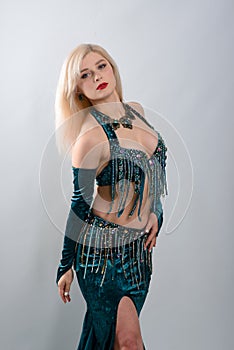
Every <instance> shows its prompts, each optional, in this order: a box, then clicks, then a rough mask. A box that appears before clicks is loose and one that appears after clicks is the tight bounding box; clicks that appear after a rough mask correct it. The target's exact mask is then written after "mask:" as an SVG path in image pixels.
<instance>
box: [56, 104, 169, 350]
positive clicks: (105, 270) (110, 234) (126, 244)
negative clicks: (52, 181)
mask: <svg viewBox="0 0 234 350" xmlns="http://www.w3.org/2000/svg"><path fill="white" fill-rule="evenodd" d="M124 107H125V109H126V111H127V112H128V115H130V116H131V115H132V116H133V115H134V116H137V117H139V118H140V119H142V120H143V121H144V122H145V123H146V124H147V125H148V126H150V127H151V128H152V129H153V127H152V126H151V125H150V124H149V123H148V122H147V121H146V120H145V119H144V118H143V117H142V116H141V115H140V114H139V113H138V112H137V111H135V110H134V109H133V108H132V107H130V106H129V105H127V104H124ZM91 114H92V115H93V116H94V118H95V119H96V120H97V121H98V123H99V124H100V125H101V126H102V127H103V130H104V131H105V133H106V135H107V137H108V140H109V145H110V153H111V158H110V161H109V163H108V164H107V166H106V167H105V168H104V169H103V170H102V171H101V173H100V174H99V175H96V172H97V168H93V169H85V168H75V167H73V166H72V171H73V184H74V193H73V196H72V198H71V208H70V212H69V215H68V219H67V224H66V230H65V236H64V242H63V249H62V257H61V260H60V264H59V267H58V271H57V278H56V283H58V281H59V279H60V277H61V276H62V275H63V274H64V273H65V272H66V271H68V270H69V269H70V268H71V267H72V266H73V267H74V270H75V271H76V276H77V281H78V284H79V287H80V289H81V292H82V294H83V297H84V299H85V301H86V314H85V318H84V321H83V328H82V333H81V337H80V340H79V344H78V350H112V349H113V345H114V340H115V329H116V320H117V310H118V305H119V302H120V300H121V298H122V297H124V296H128V297H129V298H130V299H131V300H132V302H133V304H134V305H135V307H136V311H137V314H138V316H139V315H140V312H141V310H142V307H143V305H144V302H145V299H146V296H147V293H148V290H149V285H150V281H151V275H152V252H148V249H146V250H144V242H145V240H146V239H147V233H146V232H145V230H144V229H145V227H141V228H130V227H126V226H121V225H118V224H115V223H113V222H110V221H107V220H104V219H103V218H101V217H99V216H97V215H95V214H94V213H93V211H92V206H91V203H92V201H93V192H94V184H95V182H96V184H97V185H98V186H110V189H111V197H112V201H111V204H110V209H109V211H108V212H110V211H111V209H112V205H113V202H114V198H115V191H116V186H118V191H119V194H120V195H119V202H118V212H117V216H121V215H122V213H123V211H124V208H125V204H126V200H127V196H128V191H129V187H130V183H131V182H134V192H135V193H136V200H135V202H134V204H133V207H132V208H131V211H130V212H129V216H132V215H133V213H134V212H135V210H136V208H137V205H138V219H139V221H141V215H140V214H141V203H142V199H143V191H144V185H145V177H146V176H147V177H148V179H149V197H150V199H151V209H150V211H151V212H154V213H155V214H156V215H157V217H158V232H157V236H158V234H159V231H160V229H161V226H162V223H163V209H162V204H161V195H165V194H167V185H166V172H165V167H166V158H167V156H166V150H167V148H166V146H165V143H164V141H163V139H162V137H161V135H160V134H159V132H157V133H158V144H157V147H156V148H155V151H154V153H153V155H152V156H151V157H150V158H148V156H147V155H146V153H145V152H143V151H141V150H136V149H128V148H123V147H121V146H120V144H119V141H118V138H117V135H116V133H115V131H114V130H115V125H114V124H113V123H111V120H110V118H109V117H108V116H107V115H105V114H103V113H101V112H99V111H97V110H96V109H95V108H92V109H91ZM123 179H124V180H125V181H121V180H123ZM143 345H144V344H143ZM144 349H145V346H144Z"/></svg>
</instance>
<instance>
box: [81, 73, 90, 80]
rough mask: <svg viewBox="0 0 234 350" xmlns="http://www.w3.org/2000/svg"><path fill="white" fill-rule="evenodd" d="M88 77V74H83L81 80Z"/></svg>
mask: <svg viewBox="0 0 234 350" xmlns="http://www.w3.org/2000/svg"><path fill="white" fill-rule="evenodd" d="M89 75H90V73H84V74H82V75H81V79H86V78H88V77H89Z"/></svg>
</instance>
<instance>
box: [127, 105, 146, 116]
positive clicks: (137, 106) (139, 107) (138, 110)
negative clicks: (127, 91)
mask: <svg viewBox="0 0 234 350" xmlns="http://www.w3.org/2000/svg"><path fill="white" fill-rule="evenodd" d="M128 105H129V106H131V107H132V108H133V109H135V110H136V111H137V112H138V113H140V114H141V115H142V116H143V117H144V116H145V112H144V108H143V107H142V105H141V104H140V103H139V102H132V101H131V102H128Z"/></svg>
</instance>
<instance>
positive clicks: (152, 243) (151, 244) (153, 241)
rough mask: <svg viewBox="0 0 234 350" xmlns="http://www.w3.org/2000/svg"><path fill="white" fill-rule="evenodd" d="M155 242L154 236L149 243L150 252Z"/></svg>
mask: <svg viewBox="0 0 234 350" xmlns="http://www.w3.org/2000/svg"><path fill="white" fill-rule="evenodd" d="M155 242H156V239H155V237H154V238H153V239H152V241H151V243H150V246H149V248H148V250H149V252H151V250H152V248H153V246H154V244H155Z"/></svg>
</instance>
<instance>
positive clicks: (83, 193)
mask: <svg viewBox="0 0 234 350" xmlns="http://www.w3.org/2000/svg"><path fill="white" fill-rule="evenodd" d="M72 171H73V188H74V191H73V195H72V198H71V207H70V211H69V214H68V218H67V222H66V228H65V235H64V240H63V249H62V257H61V260H60V263H59V266H58V270H57V278H56V283H57V284H58V281H59V279H60V278H61V276H62V275H63V274H64V273H65V272H67V271H68V270H69V269H70V268H71V267H72V265H73V262H74V258H75V254H76V245H77V242H78V239H79V233H80V231H81V228H82V226H83V224H84V221H85V219H86V218H87V216H88V214H89V211H90V206H91V204H92V200H93V192H94V183H95V176H96V169H84V168H75V167H72Z"/></svg>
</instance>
